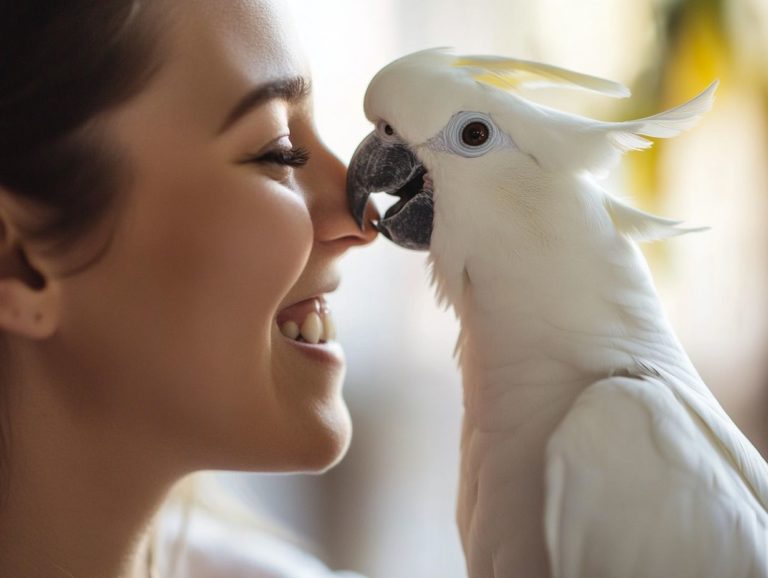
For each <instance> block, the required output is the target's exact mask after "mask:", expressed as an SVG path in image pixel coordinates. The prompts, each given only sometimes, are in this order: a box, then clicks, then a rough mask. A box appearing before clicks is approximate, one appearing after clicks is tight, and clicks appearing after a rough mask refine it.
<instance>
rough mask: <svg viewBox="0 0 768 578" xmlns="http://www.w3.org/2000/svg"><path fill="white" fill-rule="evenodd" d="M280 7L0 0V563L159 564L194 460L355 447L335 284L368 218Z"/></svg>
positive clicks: (288, 457)
mask: <svg viewBox="0 0 768 578" xmlns="http://www.w3.org/2000/svg"><path fill="white" fill-rule="evenodd" d="M278 8H279V2H277V1H275V2H270V1H268V0H258V1H254V0H251V1H248V0H221V1H218V0H217V1H216V2H209V1H206V0H152V1H149V0H133V1H131V0H99V1H98V2H94V1H92V0H90V1H89V0H66V1H60V2H49V1H47V0H23V1H22V0H18V1H16V2H6V3H4V5H3V8H2V11H3V14H0V329H1V330H2V333H1V334H0V337H1V339H2V358H1V359H0V366H1V367H2V377H1V378H0V392H1V394H2V401H1V402H0V407H2V409H3V414H2V417H1V418H0V424H1V425H2V429H1V431H2V432H3V435H2V442H3V452H2V457H0V465H2V472H1V474H0V492H1V493H2V504H1V505H0V576H13V577H15V578H25V577H33V576H35V577H36V576H47V577H58V576H74V577H76V578H96V577H99V578H134V577H138V576H145V575H146V573H145V566H146V561H145V559H144V557H145V555H146V551H145V546H146V543H145V542H146V541H145V539H144V538H145V537H146V535H147V529H148V528H149V527H150V526H151V522H152V520H153V517H154V516H155V515H156V514H157V512H158V511H160V507H161V506H162V504H163V502H164V500H165V499H166V497H167V496H168V494H169V491H170V490H171V489H172V487H173V486H174V485H175V484H177V482H179V480H181V479H182V478H184V477H185V476H187V475H188V474H190V473H192V472H195V471H199V470H211V469H217V470H243V471H272V472H275V471H313V472H318V471H323V470H325V469H327V468H330V467H331V466H333V465H334V464H335V463H336V462H337V461H338V460H339V459H340V458H341V457H342V456H343V454H344V452H345V450H346V448H347V446H348V443H349V437H350V423H349V416H348V413H347V410H346V407H345V405H344V402H343V400H342V396H341V384H342V379H343V374H344V363H343V356H342V352H341V349H340V348H339V346H338V344H337V343H336V342H335V341H334V340H333V327H332V314H331V313H330V312H329V311H327V307H326V306H325V305H324V299H323V296H324V295H325V294H327V293H330V292H332V291H333V290H334V289H335V288H336V287H337V285H338V283H339V277H338V271H337V264H338V261H339V259H340V258H341V257H342V256H343V255H344V253H345V252H346V251H347V250H348V249H350V248H351V247H354V246H362V245H365V244H367V243H370V242H371V241H372V240H373V239H374V237H375V235H376V233H375V232H374V230H373V228H372V227H367V228H366V230H365V231H363V232H361V231H360V230H359V229H358V228H357V227H356V225H355V223H354V221H353V219H352V217H351V216H350V214H349V213H348V211H347V207H346V201H345V198H344V194H343V189H344V178H345V171H344V167H343V165H342V164H341V163H340V162H339V161H338V160H337V159H336V158H334V156H333V155H332V154H331V153H330V152H329V151H328V150H327V149H326V148H325V147H324V145H323V144H322V143H321V142H320V140H319V137H318V135H317V134H316V132H315V129H314V127H313V122H312V109H311V99H310V80H309V76H308V69H307V64H306V62H305V60H304V57H303V56H302V54H301V53H300V51H299V50H298V49H297V46H298V42H297V39H296V37H295V34H294V32H293V31H292V30H291V29H290V26H289V24H288V23H287V22H286V19H285V17H284V16H283V15H282V13H281V12H280V11H279V9H278ZM375 218H377V215H376V214H375V210H374V209H371V213H370V215H369V217H368V220H372V219H375ZM212 555H215V552H212ZM244 570H247V569H244ZM233 575H235V574H233ZM236 575H240V574H236ZM247 575H251V574H247Z"/></svg>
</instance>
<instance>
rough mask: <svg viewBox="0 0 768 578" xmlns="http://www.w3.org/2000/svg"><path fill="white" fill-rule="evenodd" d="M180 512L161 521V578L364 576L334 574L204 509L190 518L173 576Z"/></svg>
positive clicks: (288, 546)
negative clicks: (183, 546) (172, 564)
mask: <svg viewBox="0 0 768 578" xmlns="http://www.w3.org/2000/svg"><path fill="white" fill-rule="evenodd" d="M180 520H181V514H180V512H179V511H178V510H176V511H174V510H170V511H168V512H167V513H166V514H164V515H163V517H162V518H161V524H160V534H159V539H158V543H159V545H160V548H159V551H158V552H157V570H158V574H159V576H160V577H161V578H363V577H362V576H360V575H359V574H355V573H353V572H333V571H331V570H330V569H328V567H327V566H325V564H323V563H322V562H321V561H320V560H318V559H317V558H315V557H314V556H312V555H310V554H308V553H306V552H304V551H303V550H301V549H300V548H299V547H298V546H295V545H293V544H291V543H289V542H287V541H285V540H283V539H281V538H279V537H277V536H275V535H272V534H270V533H269V532H268V531H262V530H260V529H259V528H251V527H246V526H245V525H243V524H238V523H232V524H228V523H227V522H226V521H224V520H220V519H218V518H216V517H215V516H213V515H212V514H210V513H208V512H206V511H205V510H200V509H195V510H194V511H193V513H192V515H191V516H190V518H189V525H188V528H187V533H186V541H185V543H186V548H184V549H183V550H182V553H181V555H180V558H179V565H178V570H177V573H176V574H171V570H172V567H171V563H172V560H171V557H172V556H173V552H172V550H173V544H174V540H175V537H176V536H177V535H178V533H179V527H180Z"/></svg>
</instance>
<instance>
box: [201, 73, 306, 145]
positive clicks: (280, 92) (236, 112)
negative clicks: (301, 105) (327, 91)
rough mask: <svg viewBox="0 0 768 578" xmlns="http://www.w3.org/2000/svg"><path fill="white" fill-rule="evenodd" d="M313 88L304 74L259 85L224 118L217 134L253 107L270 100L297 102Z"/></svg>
mask: <svg viewBox="0 0 768 578" xmlns="http://www.w3.org/2000/svg"><path fill="white" fill-rule="evenodd" d="M311 90H312V87H311V82H310V81H309V79H308V78H305V77H303V76H294V77H291V78H281V79H278V80H273V81H271V82H267V83H266V84H262V85H259V86H257V87H256V88H254V89H252V90H250V91H249V92H248V93H246V95H245V96H244V97H243V98H241V99H240V100H239V101H238V103H237V104H236V105H235V106H234V108H233V109H232V110H231V111H230V113H229V114H228V115H227V116H226V118H225V119H224V122H223V123H222V125H221V127H220V128H219V130H218V132H217V133H216V134H222V133H223V132H225V131H226V130H227V129H229V128H230V127H231V126H232V125H233V124H235V123H236V122H237V121H238V120H240V119H241V118H242V117H244V116H245V115H246V114H248V113H249V112H250V111H252V110H253V109H255V108H257V107H259V106H261V105H262V104H264V103H265V102H268V101H270V100H275V99H280V100H284V101H286V102H287V103H289V104H295V103H297V102H299V101H301V100H303V99H305V98H307V97H308V96H309V94H310V92H311Z"/></svg>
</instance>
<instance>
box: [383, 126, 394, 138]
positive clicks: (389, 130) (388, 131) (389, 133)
mask: <svg viewBox="0 0 768 578" xmlns="http://www.w3.org/2000/svg"><path fill="white" fill-rule="evenodd" d="M384 133H385V134H386V135H387V136H392V135H393V134H395V129H393V128H392V127H391V126H389V125H388V124H385V125H384Z"/></svg>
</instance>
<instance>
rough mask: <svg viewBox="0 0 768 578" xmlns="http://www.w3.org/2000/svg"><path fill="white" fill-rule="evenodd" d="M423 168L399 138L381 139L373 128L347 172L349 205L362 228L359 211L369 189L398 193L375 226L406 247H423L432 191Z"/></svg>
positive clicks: (428, 229) (429, 223) (425, 247)
mask: <svg viewBox="0 0 768 578" xmlns="http://www.w3.org/2000/svg"><path fill="white" fill-rule="evenodd" d="M425 174H426V170H425V169H424V167H423V166H422V164H421V163H420V162H419V160H418V159H417V158H416V156H415V155H414V154H413V152H412V151H411V149H410V148H408V146H407V145H405V144H403V143H402V142H397V141H393V142H385V141H383V140H382V139H381V137H379V135H378V133H376V132H375V131H374V132H372V133H371V134H369V135H368V136H367V137H365V139H364V140H363V142H361V143H360V145H359V146H358V147H357V150H356V151H355V154H354V155H352V160H351V161H350V163H349V172H348V173H347V199H348V201H349V208H350V209H351V211H352V214H353V215H354V217H355V220H356V221H357V224H358V226H359V227H360V228H361V229H363V228H364V223H363V215H364V214H365V206H366V204H367V203H368V197H369V196H370V195H371V193H377V192H382V193H389V194H391V195H396V196H398V197H400V200H399V201H398V202H397V203H395V204H394V205H392V207H390V208H389V210H388V211H387V212H386V213H385V214H384V217H383V218H382V219H381V221H379V222H378V223H374V225H375V226H376V228H377V229H378V230H379V231H380V232H381V233H383V234H384V236H385V237H387V238H388V239H390V240H391V241H393V242H394V243H396V244H398V245H400V246H401V247H405V248H407V249H416V250H422V251H426V250H428V249H429V239H430V237H431V236H432V219H433V217H434V209H433V201H432V191H431V190H430V189H429V188H428V187H427V188H425V185H424V175H425Z"/></svg>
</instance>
